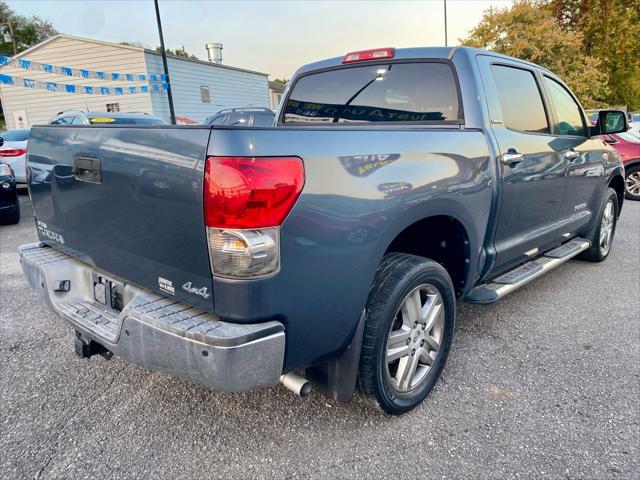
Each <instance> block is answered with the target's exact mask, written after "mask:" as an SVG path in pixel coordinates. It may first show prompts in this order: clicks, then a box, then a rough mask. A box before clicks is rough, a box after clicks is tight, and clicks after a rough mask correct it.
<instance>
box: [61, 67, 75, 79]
mask: <svg viewBox="0 0 640 480" xmlns="http://www.w3.org/2000/svg"><path fill="white" fill-rule="evenodd" d="M60 73H61V74H62V75H66V76H67V77H72V76H73V68H69V67H60Z"/></svg>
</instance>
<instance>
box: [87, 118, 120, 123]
mask: <svg viewBox="0 0 640 480" xmlns="http://www.w3.org/2000/svg"><path fill="white" fill-rule="evenodd" d="M90 121H91V123H113V122H115V121H116V119H115V118H109V117H96V118H92V119H91V120H90Z"/></svg>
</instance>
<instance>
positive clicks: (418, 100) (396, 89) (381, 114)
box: [283, 62, 460, 124]
mask: <svg viewBox="0 0 640 480" xmlns="http://www.w3.org/2000/svg"><path fill="white" fill-rule="evenodd" d="M459 108H460V107H459V105H458V91H457V87H456V81H455V78H454V76H453V71H452V69H451V67H450V66H449V65H447V64H445V63H434V62H432V63H427V62H423V63H389V64H382V65H380V64H378V65H364V66H359V67H350V68H341V69H338V70H331V71H327V72H320V73H314V74H311V75H307V76H304V77H302V78H300V79H299V80H298V81H297V82H296V83H295V85H294V86H293V89H292V91H291V94H290V95H289V98H288V100H287V104H286V107H285V111H284V118H283V122H284V123H303V124H326V123H339V124H343V123H344V124H347V123H348V124H353V123H375V122H386V123H390V122H412V123H415V122H418V123H419V122H442V121H451V120H454V121H455V120H458V118H459Z"/></svg>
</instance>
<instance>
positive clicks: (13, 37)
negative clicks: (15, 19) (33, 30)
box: [0, 22, 18, 57]
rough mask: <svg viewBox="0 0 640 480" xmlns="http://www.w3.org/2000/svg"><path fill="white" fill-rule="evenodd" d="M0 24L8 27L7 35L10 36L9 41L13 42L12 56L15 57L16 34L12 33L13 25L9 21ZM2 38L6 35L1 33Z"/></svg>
mask: <svg viewBox="0 0 640 480" xmlns="http://www.w3.org/2000/svg"><path fill="white" fill-rule="evenodd" d="M0 26H7V27H8V28H9V36H10V37H11V43H12V44H13V56H14V57H15V56H16V55H17V54H18V49H17V48H16V36H15V35H14V34H13V26H12V25H11V22H6V23H1V24H0ZM3 37H4V40H5V41H6V40H7V35H6V34H3Z"/></svg>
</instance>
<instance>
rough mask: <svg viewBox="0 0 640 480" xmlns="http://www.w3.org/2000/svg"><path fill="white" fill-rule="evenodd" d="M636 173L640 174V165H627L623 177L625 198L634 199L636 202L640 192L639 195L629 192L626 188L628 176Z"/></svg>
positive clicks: (639, 199)
mask: <svg viewBox="0 0 640 480" xmlns="http://www.w3.org/2000/svg"><path fill="white" fill-rule="evenodd" d="M633 174H635V175H638V174H640V165H634V166H633V167H629V169H628V170H626V171H625V178H624V182H625V188H624V196H625V198H627V199H628V200H635V201H636V202H639V201H640V194H639V195H634V194H633V193H631V192H630V191H629V190H628V188H627V182H628V178H629V176H630V175H633Z"/></svg>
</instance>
